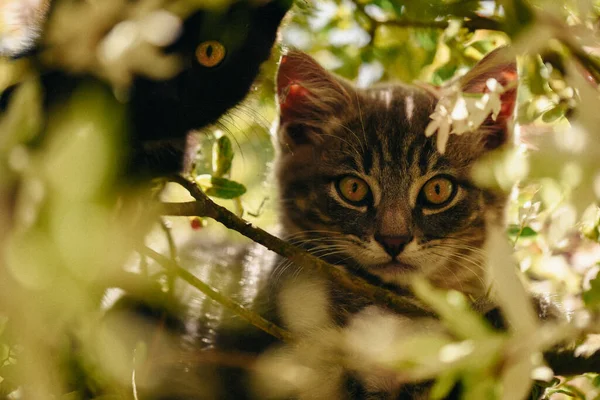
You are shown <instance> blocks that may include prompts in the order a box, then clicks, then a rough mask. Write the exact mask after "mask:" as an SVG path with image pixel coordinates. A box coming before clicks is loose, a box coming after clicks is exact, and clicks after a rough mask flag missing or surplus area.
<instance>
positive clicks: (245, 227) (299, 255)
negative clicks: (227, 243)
mask: <svg viewBox="0 0 600 400" xmlns="http://www.w3.org/2000/svg"><path fill="white" fill-rule="evenodd" d="M171 180H172V181H173V182H176V183H178V184H180V185H181V186H183V187H184V188H186V189H187V190H188V191H189V192H190V194H191V195H192V197H194V198H195V199H196V201H192V202H186V203H163V204H162V209H161V213H162V214H163V215H171V216H198V217H208V218H211V219H214V220H216V221H218V222H220V223H222V224H223V225H225V226H226V227H227V228H229V229H232V230H234V231H237V232H239V233H241V234H242V235H244V236H246V237H247V238H249V239H252V240H253V241H255V242H256V243H259V244H261V245H263V246H265V247H266V248H267V249H269V250H271V251H273V252H275V253H277V254H279V255H280V256H282V257H285V258H287V259H288V260H290V261H292V262H294V263H296V264H299V265H302V266H303V267H304V268H313V269H315V270H317V271H319V272H321V273H323V274H325V275H326V276H328V277H329V278H330V279H332V280H333V281H334V282H335V283H336V284H338V285H340V286H342V287H344V288H346V289H348V290H350V291H351V292H353V293H356V294H360V295H362V296H364V297H366V298H367V299H369V300H371V301H373V302H375V303H378V304H380V305H383V306H385V307H387V308H388V309H391V310H393V311H396V312H398V313H400V314H404V315H419V316H424V315H432V313H431V311H430V310H428V308H427V307H426V306H425V305H423V304H422V303H420V302H419V301H418V300H417V299H415V298H414V297H412V296H402V295H399V294H397V293H394V292H392V291H391V290H387V289H385V288H382V287H379V286H376V285H373V284H371V283H369V282H367V281H366V280H364V279H362V278H359V277H358V276H354V275H351V274H348V273H346V272H345V271H343V270H340V269H339V268H337V267H336V266H334V265H331V264H329V263H327V262H325V261H323V260H321V259H320V258H318V257H315V256H313V255H311V254H309V253H307V252H305V251H304V250H301V249H300V248H298V247H296V246H294V245H292V244H290V243H287V242H285V241H283V240H281V239H279V238H277V237H275V236H273V235H271V234H270V233H268V232H266V231H264V230H262V229H260V228H258V227H255V226H253V225H252V224H251V223H250V222H248V221H245V220H243V219H241V218H239V217H238V216H236V215H235V214H234V213H232V212H231V211H229V210H227V209H226V208H224V207H221V206H220V205H218V204H216V203H215V202H213V201H212V200H211V199H210V198H209V197H208V196H207V195H206V194H204V192H203V191H202V190H201V189H200V188H199V187H198V186H197V185H196V184H195V183H194V182H191V181H189V180H187V179H186V178H184V177H182V176H178V175H177V176H174V177H172V178H171Z"/></svg>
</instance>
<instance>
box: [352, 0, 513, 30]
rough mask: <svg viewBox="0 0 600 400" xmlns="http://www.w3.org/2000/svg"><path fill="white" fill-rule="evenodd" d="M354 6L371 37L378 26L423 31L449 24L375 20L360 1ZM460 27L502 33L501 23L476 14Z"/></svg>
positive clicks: (446, 22) (445, 22)
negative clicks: (361, 16) (368, 24)
mask: <svg viewBox="0 0 600 400" xmlns="http://www.w3.org/2000/svg"><path fill="white" fill-rule="evenodd" d="M354 4H355V5H356V9H357V10H358V11H359V12H360V13H361V14H362V15H363V16H364V17H365V18H367V19H368V20H369V22H370V24H371V28H370V29H369V33H370V34H371V37H372V36H373V34H374V33H375V30H376V29H377V27H379V26H397V27H401V28H424V29H446V28H448V25H449V24H450V23H449V21H434V20H429V21H419V20H410V19H404V18H403V19H385V20H382V19H377V18H375V17H373V16H371V15H370V14H369V13H368V12H367V11H366V4H363V3H362V2H360V1H354ZM461 23H462V26H463V27H464V28H467V29H468V30H469V31H471V32H473V31H476V30H478V29H487V30H493V31H502V30H503V29H502V23H501V22H500V21H497V20H495V19H491V18H486V17H482V16H480V15H477V14H473V15H470V16H468V17H466V18H463V19H462V21H461Z"/></svg>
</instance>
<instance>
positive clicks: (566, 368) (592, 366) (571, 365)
mask: <svg viewBox="0 0 600 400" xmlns="http://www.w3.org/2000/svg"><path fill="white" fill-rule="evenodd" d="M544 358H545V359H546V362H547V363H548V366H549V367H550V368H552V370H553V371H554V374H555V375H561V376H571V375H581V374H585V373H590V372H595V373H600V352H598V351H597V352H595V353H593V354H591V355H589V356H587V357H586V356H576V355H575V352H574V350H557V351H549V352H546V353H545V354H544Z"/></svg>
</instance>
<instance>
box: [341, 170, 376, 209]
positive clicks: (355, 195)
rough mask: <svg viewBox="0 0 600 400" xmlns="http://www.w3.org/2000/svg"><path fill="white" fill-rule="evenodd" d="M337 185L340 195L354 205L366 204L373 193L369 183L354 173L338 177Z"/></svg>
mask: <svg viewBox="0 0 600 400" xmlns="http://www.w3.org/2000/svg"><path fill="white" fill-rule="evenodd" d="M335 187H336V189H337V191H338V193H339V195H340V197H341V198H342V199H344V201H346V202H348V203H350V204H352V205H353V206H364V205H365V204H366V203H367V202H368V201H369V198H370V194H371V189H370V188H369V185H368V184H367V182H365V181H364V180H362V179H360V178H358V177H356V176H354V175H346V176H344V177H342V178H340V179H338V181H337V182H336V184H335Z"/></svg>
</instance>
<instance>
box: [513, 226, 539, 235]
mask: <svg viewBox="0 0 600 400" xmlns="http://www.w3.org/2000/svg"><path fill="white" fill-rule="evenodd" d="M507 233H508V235H509V236H518V237H524V238H528V237H529V238H530V237H535V236H537V234H538V233H537V232H536V231H534V230H533V228H531V227H529V226H524V227H521V226H520V225H515V224H511V225H510V226H509V227H508V232H507Z"/></svg>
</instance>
